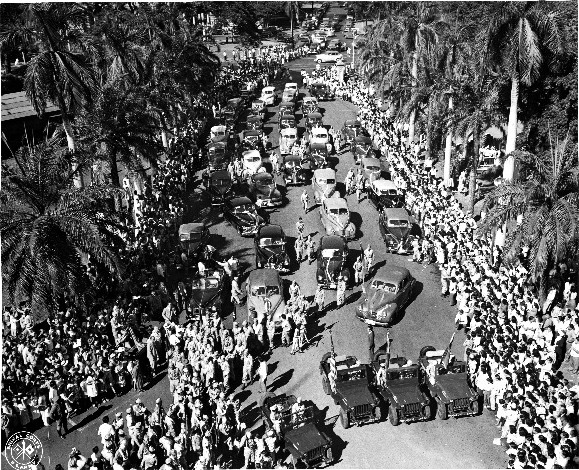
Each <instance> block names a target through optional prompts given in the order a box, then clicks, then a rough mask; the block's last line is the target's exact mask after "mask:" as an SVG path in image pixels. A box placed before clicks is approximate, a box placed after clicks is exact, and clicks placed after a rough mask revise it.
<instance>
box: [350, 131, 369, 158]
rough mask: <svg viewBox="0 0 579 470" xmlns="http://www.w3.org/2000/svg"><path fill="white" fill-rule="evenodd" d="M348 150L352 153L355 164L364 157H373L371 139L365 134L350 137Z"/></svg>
mask: <svg viewBox="0 0 579 470" xmlns="http://www.w3.org/2000/svg"><path fill="white" fill-rule="evenodd" d="M350 151H351V152H352V155H354V161H355V162H356V164H358V163H360V161H361V160H362V158H364V157H373V156H374V151H373V149H372V139H370V137H367V136H365V135H357V136H356V137H354V138H353V139H352V142H351V144H350Z"/></svg>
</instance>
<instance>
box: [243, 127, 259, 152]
mask: <svg viewBox="0 0 579 470" xmlns="http://www.w3.org/2000/svg"><path fill="white" fill-rule="evenodd" d="M262 136H263V131H262V130H261V129H250V130H244V131H241V133H240V134H239V142H240V144H241V149H242V150H260V149H262V148H263V141H262Z"/></svg>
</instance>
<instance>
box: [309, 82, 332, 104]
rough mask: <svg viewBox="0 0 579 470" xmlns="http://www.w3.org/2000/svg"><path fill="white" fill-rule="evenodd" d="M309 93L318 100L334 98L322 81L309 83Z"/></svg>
mask: <svg viewBox="0 0 579 470" xmlns="http://www.w3.org/2000/svg"><path fill="white" fill-rule="evenodd" d="M310 94H311V95H312V96H313V97H314V98H317V100H318V101H329V100H333V99H334V95H333V94H332V93H331V92H330V90H329V89H328V87H327V86H326V85H325V84H324V83H312V84H311V85H310Z"/></svg>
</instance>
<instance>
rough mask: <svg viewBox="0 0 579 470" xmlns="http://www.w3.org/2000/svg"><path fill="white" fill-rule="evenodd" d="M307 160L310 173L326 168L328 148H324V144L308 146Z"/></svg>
mask: <svg viewBox="0 0 579 470" xmlns="http://www.w3.org/2000/svg"><path fill="white" fill-rule="evenodd" d="M307 158H308V160H309V162H310V169H311V170H312V171H315V170H317V169H318V168H326V167H327V166H328V147H326V144H319V143H315V144H310V145H309V148H308V154H307Z"/></svg>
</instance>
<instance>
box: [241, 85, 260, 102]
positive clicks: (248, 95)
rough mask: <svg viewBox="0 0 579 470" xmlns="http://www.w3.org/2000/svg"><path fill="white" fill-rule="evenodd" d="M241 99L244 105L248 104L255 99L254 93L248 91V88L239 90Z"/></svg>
mask: <svg viewBox="0 0 579 470" xmlns="http://www.w3.org/2000/svg"><path fill="white" fill-rule="evenodd" d="M240 94H241V98H242V100H243V103H244V104H250V103H251V102H252V101H253V100H254V99H255V95H256V93H255V91H254V90H250V89H249V88H245V89H243V90H241V93H240Z"/></svg>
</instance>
